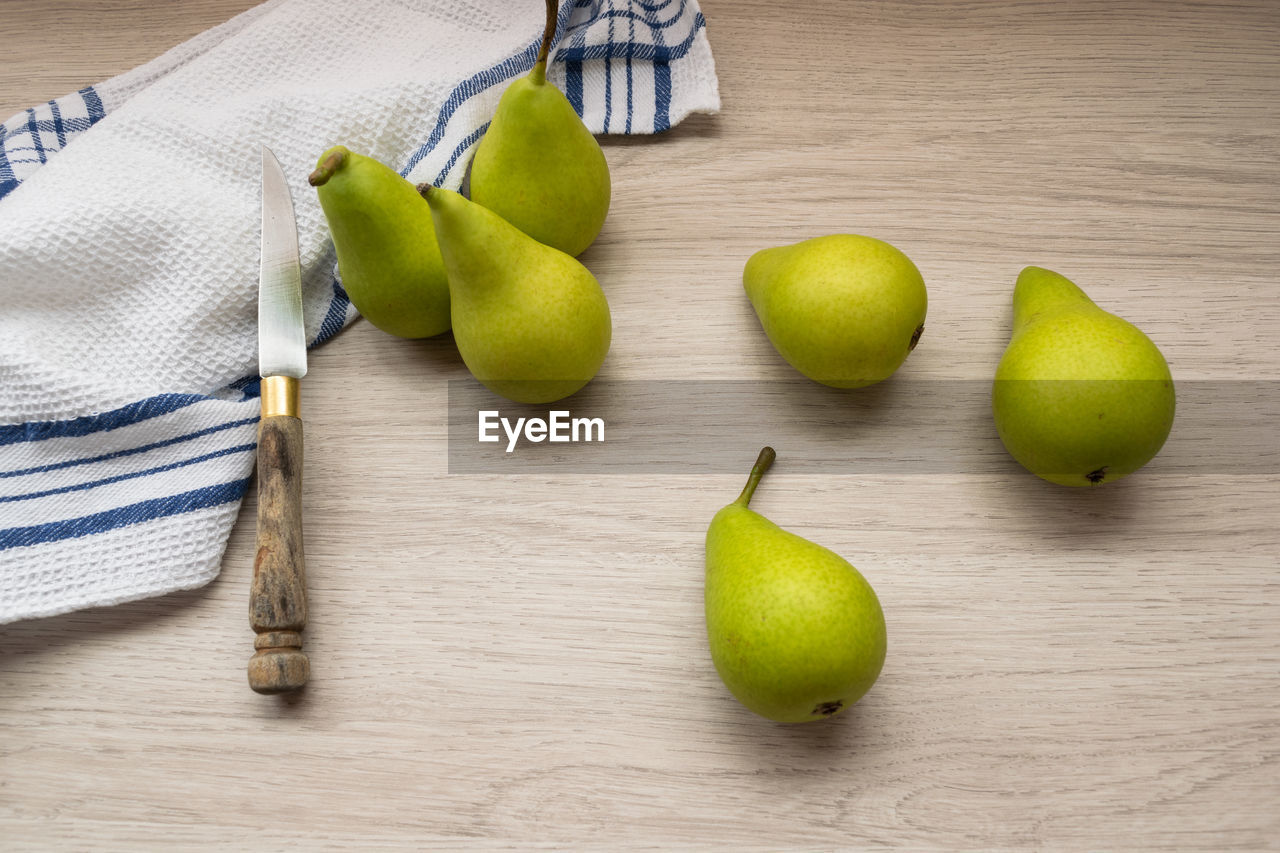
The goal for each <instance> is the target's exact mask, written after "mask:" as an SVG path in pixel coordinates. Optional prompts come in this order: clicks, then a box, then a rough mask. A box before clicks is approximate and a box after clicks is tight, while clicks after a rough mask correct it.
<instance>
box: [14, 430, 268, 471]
mask: <svg viewBox="0 0 1280 853" xmlns="http://www.w3.org/2000/svg"><path fill="white" fill-rule="evenodd" d="M257 422H258V416H257V415H255V416H253V417H251V418H241V419H239V420H235V421H227V422H226V423H224V424H218V425H217V426H211V427H205V428H204V429H198V430H196V431H195V432H189V433H186V434H184V435H178V436H174V437H173V438H166V439H164V440H163V441H153V442H151V443H150V444H143V445H139V446H138V447H129V448H126V449H124V450H117V451H115V452H114V453H102V454H99V455H98V456H87V457H85V458H83V459H66V460H63V461H62V462H51V463H49V464H48V465H37V466H35V467H34V468H22V469H19V470H17V471H4V472H0V480H3V479H5V478H7V477H25V476H27V475H29V474H44V473H46V472H48V471H60V470H62V469H63V468H74V467H76V466H77V465H92V464H94V463H95V462H109V461H111V460H112V459H120V458H121V457H124V456H134V455H136V454H139V453H146V452H147V451H149V450H159V449H160V448H161V447H171V446H172V445H175V444H182V443H183V442H184V441H191V440H192V439H195V438H203V437H204V436H206V435H213V434H214V433H217V432H222V431H223V430H224V429H235V428H236V427H240V426H249V425H250V424H255V423H257Z"/></svg>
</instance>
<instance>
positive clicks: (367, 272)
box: [308, 145, 449, 338]
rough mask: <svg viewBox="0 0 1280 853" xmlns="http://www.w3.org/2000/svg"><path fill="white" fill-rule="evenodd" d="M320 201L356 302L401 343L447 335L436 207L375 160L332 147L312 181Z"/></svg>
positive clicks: (446, 284)
mask: <svg viewBox="0 0 1280 853" xmlns="http://www.w3.org/2000/svg"><path fill="white" fill-rule="evenodd" d="M308 180H309V181H310V183H311V185H312V186H313V187H315V188H316V194H317V195H318V196H319V197H320V207H321V208H323V209H324V215H325V219H326V220H328V223H329V233H330V234H332V235H333V245H334V248H335V249H336V250H337V253H338V273H339V275H340V276H341V277H342V286H343V288H345V289H346V291H347V296H348V297H350V299H351V303H352V304H353V305H355V306H356V310H357V311H359V312H360V313H361V314H363V315H364V318H365V319H366V320H368V321H369V322H370V323H372V324H373V325H375V326H377V327H378V328H379V329H382V330H383V331H384V332H390V333H391V334H393V335H398V336H400V337H402V338H428V337H431V336H432V335H438V334H440V333H441V332H447V331H448V330H449V279H448V277H447V276H446V274H445V271H444V260H443V259H442V258H441V257H440V248H439V246H437V245H436V235H435V227H434V226H433V225H432V221H431V208H429V207H428V206H427V203H426V202H425V201H423V200H422V196H420V195H418V191H417V189H416V188H415V187H414V185H413V184H412V183H410V182H409V181H406V180H405V179H404V178H402V177H400V175H399V174H397V173H396V171H395V170H394V169H391V168H389V167H387V166H384V165H383V164H382V163H379V162H378V161H377V160H374V159H373V158H371V157H365V156H363V155H360V154H356V153H354V152H352V151H348V150H347V149H346V148H345V147H343V146H341V145H337V146H334V147H333V148H330V149H329V150H328V151H326V152H324V153H323V154H321V155H320V162H319V163H318V164H317V166H316V170H315V171H314V172H312V173H311V176H310V178H309V179H308Z"/></svg>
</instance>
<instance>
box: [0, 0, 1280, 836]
mask: <svg viewBox="0 0 1280 853" xmlns="http://www.w3.org/2000/svg"><path fill="white" fill-rule="evenodd" d="M246 5H247V4H246V3H244V2H234V0H225V2H224V0H201V2H189V3H183V4H168V3H166V4H161V3H144V2H140V1H139V2H133V3H111V2H105V0H80V2H76V3H67V4H47V3H43V2H29V1H28V0H23V2H14V0H8V2H6V3H5V4H4V6H3V9H4V12H5V15H4V18H5V27H4V29H5V31H6V35H5V42H4V55H5V59H4V62H3V63H0V104H2V105H5V108H3V109H0V112H5V113H8V112H10V111H12V110H13V109H16V108H20V107H25V106H27V105H28V104H29V103H30V102H36V101H40V100H43V99H45V98H47V97H51V96H54V95H57V94H61V93H62V92H64V91H67V90H70V89H73V88H76V87H78V86H80V85H83V84H84V83H87V82H92V81H94V80H95V79H97V78H100V77H103V76H106V75H108V74H111V73H114V72H117V71H121V70H125V69H126V68H128V67H129V66H131V65H132V64H134V63H136V62H139V61H141V60H143V59H145V58H148V57H149V56H152V55H155V54H158V53H159V52H161V51H162V50H164V49H166V48H167V47H169V46H171V45H172V44H175V43H177V42H178V41H180V40H182V39H183V38H186V37H188V36H190V35H192V34H193V33H194V32H195V31H197V30H198V29H200V28H203V27H205V26H208V25H211V24H213V23H216V22H217V21H219V20H222V19H225V18H227V17H230V15H232V14H233V13H235V12H237V11H239V10H240V9H242V8H244V7H245V6H246ZM801 8H803V11H799V10H800V9H801ZM703 9H704V12H705V13H706V16H707V19H708V22H709V25H708V26H709V33H710V38H711V43H712V46H713V49H714V52H715V56H716V60H717V66H718V71H719V75H720V83H721V93H722V97H723V100H724V111H723V113H722V114H721V115H719V116H717V117H695V118H693V119H691V120H689V121H687V122H686V123H685V124H683V125H682V126H681V127H679V128H677V129H676V130H675V131H673V132H672V133H670V134H668V135H666V136H665V137H663V138H660V139H627V140H622V139H618V140H609V141H607V142H606V145H605V149H606V154H607V156H608V158H609V162H610V165H611V168H612V172H613V177H614V182H615V183H614V205H613V209H612V211H611V214H610V219H609V222H608V223H607V225H606V227H605V230H604V233H603V235H602V237H601V239H600V241H599V242H598V243H597V245H595V246H593V247H592V248H591V249H590V250H588V252H587V253H586V255H585V256H584V260H585V262H586V263H587V264H588V265H589V266H590V267H591V269H592V270H593V271H595V272H596V274H597V275H598V276H599V278H600V279H601V281H602V282H603V283H604V286H605V288H606V290H607V292H608V294H609V298H610V302H611V305H612V308H613V314H614V326H615V335H614V344H613V349H612V351H611V354H610V356H609V359H608V361H607V362H606V365H605V368H604V371H603V374H602V376H603V377H605V378H608V379H615V380H618V379H650V378H669V379H686V378H698V379H717V378H726V379H756V380H786V379H789V378H790V376H791V374H790V373H789V371H790V368H788V367H787V366H786V365H785V364H784V363H783V362H782V361H781V359H779V358H778V356H777V355H776V353H774V351H773V350H772V348H771V347H770V346H769V344H768V342H767V341H766V340H765V338H764V336H763V335H762V334H761V333H760V331H759V328H758V324H757V323H756V321H755V319H754V316H753V315H752V313H751V309H750V307H749V306H748V304H747V302H746V300H745V299H744V297H743V295H742V293H741V289H740V283H739V280H740V275H741V270H742V265H743V263H744V261H745V260H746V257H747V256H748V255H749V254H750V253H751V252H752V251H754V250H755V249H758V248H762V247H765V246H769V245H777V244H781V243H784V242H790V241H793V240H797V239H801V238H804V237H809V236H815V235H817V234H822V233H829V232H835V231H854V232H860V233H868V234H872V235H874V236H877V237H881V238H883V239H886V240H889V241H890V242H893V243H895V244H896V245H898V246H899V247H900V248H902V249H903V250H904V251H906V252H907V254H908V255H910V256H911V257H912V258H913V259H914V260H915V261H916V263H917V264H918V265H919V266H920V268H921V270H922V271H923V273H924V275H925V279H926V281H927V282H928V284H929V288H930V306H929V319H928V330H927V332H926V334H925V337H924V339H923V340H922V342H921V344H920V347H919V348H917V350H916V351H915V352H914V353H913V354H912V356H911V358H910V359H909V361H908V362H907V366H906V367H905V368H904V371H905V374H904V375H906V376H908V377H910V378H915V379H922V378H933V377H958V378H969V379H982V378H985V377H989V376H990V375H991V373H992V371H993V370H994V365H995V363H996V361H997V360H998V358H999V355H1000V352H1001V350H1002V348H1003V345H1004V342H1005V337H1006V335H1007V332H1008V321H1009V308H1008V298H1009V294H1010V291H1011V288H1012V285H1013V280H1014V277H1015V276H1016V274H1017V271H1018V270H1019V269H1020V268H1021V267H1022V266H1024V265H1026V264H1029V263H1036V264H1040V265H1044V266H1048V267H1051V268H1054V269H1058V270H1060V271H1062V272H1064V273H1066V274H1068V275H1070V276H1071V277H1072V278H1073V279H1075V280H1076V281H1078V282H1079V283H1080V284H1081V285H1082V286H1083V287H1085V289H1086V290H1087V291H1089V292H1090V293H1091V294H1092V295H1093V296H1094V297H1095V298H1096V299H1098V301H1099V302H1100V303H1102V304H1103V305H1104V307H1107V308H1108V309H1110V310H1113V311H1115V312H1117V313H1119V314H1120V315H1121V316H1124V317H1126V318H1128V319H1130V320H1132V321H1133V322H1135V323H1136V324H1137V325H1139V326H1140V327H1141V328H1142V329H1144V330H1145V331H1146V332H1147V333H1148V334H1150V335H1151V337H1152V338H1153V339H1154V340H1156V341H1157V342H1158V343H1159V344H1160V346H1161V347H1162V348H1163V350H1164V352H1165V354H1166V355H1167V356H1168V358H1169V361H1170V363H1171V364H1172V366H1173V370H1174V375H1175V377H1178V378H1179V379H1183V380H1190V379H1193V378H1194V379H1206V380H1222V381H1229V380H1234V379H1239V378H1247V379H1254V380H1277V379H1280V357H1278V356H1277V351H1276V344H1275V341H1276V340H1277V335H1278V333H1280V289H1277V287H1276V273H1275V270H1276V269H1277V264H1278V262H1280V203H1278V202H1280V200H1278V198H1277V190H1276V187H1277V186H1280V156H1278V155H1280V11H1278V10H1280V7H1278V6H1277V5H1276V4H1275V3H1273V2H1270V0H1257V2H1242V3H1231V4H1227V3H1191V2H1164V1H1163V0H1161V2H1157V0H1131V2H1125V3H1114V2H1102V0H1064V2H1031V0H990V1H989V2H986V1H985V0H973V2H950V0H947V1H946V2H943V1H942V0H939V2H896V3H891V2H859V3H856V4H851V3H844V2H840V0H825V1H824V2H815V3H811V4H804V6H803V7H798V6H793V7H788V6H786V5H785V4H777V3H768V2H763V0H736V2H733V0H705V2H704V3H703ZM782 9H785V11H779V10H782ZM67 10H73V11H74V14H73V13H72V12H70V11H67ZM51 57H57V59H53V58H51ZM64 58H66V59H65V61H64ZM465 377H466V372H465V368H464V367H463V365H462V364H461V362H460V360H459V359H458V356H457V354H456V351H455V350H454V349H453V346H452V343H451V341H450V340H449V339H448V337H447V336H446V337H445V338H443V339H440V340H429V341H424V342H416V343H407V342H404V341H399V340H394V339H392V338H389V337H387V336H385V335H382V334H381V333H379V332H377V331H376V330H375V329H372V328H371V327H369V326H368V325H367V324H365V323H363V322H361V323H357V324H356V325H355V326H353V327H352V328H350V329H348V330H347V331H346V332H344V333H343V334H342V335H341V336H340V337H339V338H338V339H336V340H334V341H333V342H331V343H330V344H327V345H326V346H324V347H323V348H322V349H321V350H319V351H318V352H316V353H314V354H313V358H312V364H311V372H310V374H309V376H308V380H307V401H308V405H307V412H308V420H307V441H308V449H307V452H308V458H307V471H306V482H307V487H306V490H305V493H304V510H303V512H304V518H305V537H306V541H307V547H308V553H307V562H308V595H309V610H310V613H309V617H310V622H309V627H308V638H307V643H308V650H309V653H310V655H311V661H312V671H313V675H312V683H311V684H310V685H309V687H308V688H307V690H306V691H305V692H304V693H302V694H301V695H299V696H296V697H292V698H288V699H281V698H271V697H261V696H256V695H254V694H252V693H251V692H250V691H248V690H247V689H246V688H245V686H244V670H243V667H244V652H245V648H246V644H247V642H248V640H249V639H250V637H251V635H250V632H249V631H248V628H247V627H246V626H245V624H244V602H245V595H246V593H247V590H248V588H249V580H250V574H251V571H252V563H253V543H254V532H253V531H254V526H253V523H254V515H255V506H254V502H253V500H252V498H251V499H250V500H249V501H247V502H246V504H245V506H244V509H243V512H242V515H241V519H240V522H239V524H238V525H237V527H236V529H235V532H234V534H233V535H232V537H231V541H230V543H229V544H228V547H227V552H226V557H225V560H224V565H223V571H222V573H221V575H220V576H219V578H218V579H217V580H216V581H214V582H213V583H212V584H210V585H209V586H208V587H206V588H204V589H201V590H197V591H193V592H187V593H182V594H177V595H171V596H167V597H165V598H162V599H157V600H153V601H146V602H138V603H134V604H128V605H123V606H120V607H116V608H110V609H102V610H95V611H89V612H82V613H76V614H70V615H67V616H63V617H58V618H54V619H48V620H42V621H36V622H28V623H19V624H16V625H11V626H7V627H5V628H3V629H0V839H3V841H2V842H0V846H2V847H4V848H6V849H44V848H70V849H89V848H110V849H130V850H132V849H140V848H155V849H176V848H182V847H197V846H199V847H210V848H226V849H244V848H247V847H250V846H251V845H253V846H258V845H260V846H261V847H263V848H271V849H283V848H286V847H288V848H295V849H296V848H297V847H302V848H304V849H312V850H320V849H338V848H343V847H349V846H356V847H374V848H379V849H422V848H431V847H441V848H457V849H476V850H480V849H494V848H503V847H518V848H529V847H540V846H564V847H574V848H594V849H615V848H624V847H639V846H657V847H662V848H673V847H674V848H686V849H707V848H714V847H723V848H732V849H750V848H760V849H783V848H805V849H815V848H816V849H835V848H872V847H903V848H909V849H959V848H963V849H983V850H995V849H1071V850H1075V849H1079V850H1083V849H1126V850H1138V849H1142V850H1149V849H1178V850H1205V851H1210V850H1213V851H1218V850H1228V849H1230V850H1248V849H1277V846H1278V844H1280V842H1278V840H1277V839H1280V818H1277V816H1276V814H1277V811H1276V809H1275V805H1276V803H1277V801H1280V618H1277V612H1276V606H1275V602H1276V600H1277V595H1278V594H1280V582H1278V579H1277V568H1276V567H1277V562H1278V558H1280V534H1278V533H1277V529H1278V527H1280V525H1277V523H1276V522H1277V519H1280V476H1277V473H1276V471H1275V470H1274V467H1273V466H1272V467H1271V468H1268V467H1267V466H1262V467H1261V468H1260V469H1259V470H1258V471H1256V472H1254V473H1251V474H1245V473H1239V472H1235V473H1229V474H1208V473H1196V474H1173V473H1166V474H1159V473H1153V472H1143V473H1140V474H1138V475H1135V476H1133V477H1131V478H1130V479H1128V480H1125V481H1123V482H1121V483H1117V484H1114V485H1112V486H1109V487H1107V488H1105V489H1103V490H1100V491H1091V492H1080V491H1068V490H1064V489H1061V488H1057V487H1053V486H1050V485H1048V484H1045V483H1041V482H1039V481H1037V480H1035V479H1034V478H1032V477H1031V476H1029V475H1027V474H1025V473H1023V472H1021V471H1019V470H1018V469H1017V468H1016V467H1015V466H1012V465H1008V466H1004V467H999V468H997V469H994V470H992V471H991V472H988V473H963V472H953V473H946V474H935V475H921V474H911V475H903V474H894V473H892V472H886V471H877V472H875V473H872V474H868V475H865V476H858V475H854V474H847V473H841V474H831V475H824V474H815V473H812V472H803V473H801V472H795V471H792V472H789V471H788V469H787V465H786V456H785V453H780V456H779V461H778V464H777V466H776V467H775V469H774V471H773V472H771V473H770V475H769V480H768V481H767V482H766V484H765V486H764V487H762V488H761V490H760V492H759V493H758V495H757V497H756V499H755V501H754V502H753V506H755V507H756V508H757V509H759V510H760V511H762V512H764V513H765V514H767V515H769V516H770V517H772V518H773V519H774V520H776V521H778V522H779V523H780V524H782V525H784V526H786V527H789V528H791V529H793V530H795V531H796V532H799V533H801V534H802V535H806V536H809V537H811V538H813V539H815V540H817V541H819V542H822V543H823V544H825V545H827V546H828V547H831V548H833V549H834V550H836V551H838V552H840V553H841V554H843V555H845V556H846V557H848V558H849V559H850V560H851V561H852V562H853V563H854V564H855V565H857V566H858V567H859V568H860V569H861V570H862V571H863V573H864V574H865V575H866V576H867V577H868V579H869V580H870V581H871V582H872V583H873V584H874V586H875V587H876V589H877V591H878V592H879V594H880V596H881V599H882V601H883V604H884V609H885V612H886V616H887V619H888V625H889V655H888V659H887V661H886V665H885V669H884V673H883V675H882V676H881V679H880V681H879V683H878V684H877V685H876V686H875V687H874V688H873V689H872V691H871V693H870V694H868V695H867V697H866V698H865V699H864V700H863V701H862V702H860V703H859V704H858V705H857V706H855V707H854V708H853V709H851V711H850V712H848V713H847V714H846V715H844V716H842V717H840V718H837V719H835V720H832V721H829V722H828V723H821V724H814V725H808V726H803V727H786V726H781V725H776V724H771V723H767V722H765V721H763V720H760V719H758V718H755V717H753V716H751V715H750V714H749V713H748V712H747V711H745V710H744V709H742V708H741V707H740V706H738V705H737V704H736V703H735V702H734V700H733V699H732V698H731V697H730V696H729V695H728V693H727V692H726V691H725V689H724V688H723V686H722V685H721V684H720V683H719V681H718V680H717V678H716V675H715V672H714V670H713V668H712V666H711V662H710V659H709V655H708V653H707V650H706V646H705V637H704V633H703V626H702V600H701V590H702V536H703V533H704V531H705V527H706V524H707V522H708V521H709V520H710V517H711V515H712V514H713V513H714V512H715V510H716V509H717V508H718V507H719V506H721V505H722V504H724V503H726V502H727V501H729V500H731V499H732V498H733V497H734V496H735V495H736V494H737V490H738V489H739V488H740V486H741V480H742V475H744V474H745V471H746V469H747V468H749V467H750V462H751V459H750V458H747V459H744V460H743V469H742V472H741V473H735V474H733V475H729V474H725V475H709V476H689V475H681V474H678V473H670V472H657V473H654V474H652V475H649V474H628V475H625V476H624V475H611V474H589V475H584V474H570V473H565V474H545V475H532V474H529V475H520V476H504V475H501V474H481V475H466V476H461V475H448V474H447V445H446V436H447V417H446V409H445V402H446V381H447V380H449V379H464V378H465ZM740 420H741V421H742V426H741V428H742V429H743V430H749V429H750V428H751V413H750V412H744V413H742V415H741V418H740ZM763 438H767V436H766V437H763ZM672 440H673V441H679V440H680V438H679V435H678V433H673V437H672ZM850 440H851V441H854V440H856V435H852V436H851V439H850ZM762 443H763V442H762ZM781 450H782V448H780V451H781ZM1206 452H1211V450H1208V449H1207V450H1206ZM144 661H145V662H146V663H147V664H148V665H146V666H141V665H139V664H140V662H144ZM282 780H287V784H285V785H281V784H280V782H281V781H282ZM286 813H287V814H289V815H291V818H290V819H289V820H288V821H282V820H281V817H280V816H281V815H282V814H286Z"/></svg>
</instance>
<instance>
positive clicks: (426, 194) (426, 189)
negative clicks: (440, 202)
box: [414, 183, 439, 201]
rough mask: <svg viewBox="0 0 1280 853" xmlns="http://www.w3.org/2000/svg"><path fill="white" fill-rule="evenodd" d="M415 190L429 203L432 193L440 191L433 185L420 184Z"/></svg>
mask: <svg viewBox="0 0 1280 853" xmlns="http://www.w3.org/2000/svg"><path fill="white" fill-rule="evenodd" d="M414 189H415V190H417V191H418V195H420V196H422V197H423V198H424V199H426V200H427V201H430V200H431V193H433V192H435V191H436V190H438V189H439V187H437V186H434V185H433V184H427V183H422V184H418V185H417V186H416V187H414Z"/></svg>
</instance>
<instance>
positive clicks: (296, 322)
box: [258, 145, 307, 378]
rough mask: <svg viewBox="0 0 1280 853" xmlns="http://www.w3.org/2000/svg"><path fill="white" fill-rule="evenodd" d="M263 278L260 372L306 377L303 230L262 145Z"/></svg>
mask: <svg viewBox="0 0 1280 853" xmlns="http://www.w3.org/2000/svg"><path fill="white" fill-rule="evenodd" d="M261 264H262V266H261V271H260V273H259V279H258V372H259V373H260V374H261V375H262V376H294V377H298V378H301V377H303V376H305V375H306V373H307V333H306V329H305V327H304V325H303V318H302V268H301V265H300V264H299V262H298V226H297V224H296V223H295V222H294V218H293V197H292V196H291V195H290V194H289V184H288V182H286V181H285V177H284V170H283V169H281V168H280V162H279V161H278V160H276V157H275V155H274V154H272V153H271V151H270V149H268V148H267V147H266V146H265V145H264V146H262V261H261Z"/></svg>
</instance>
